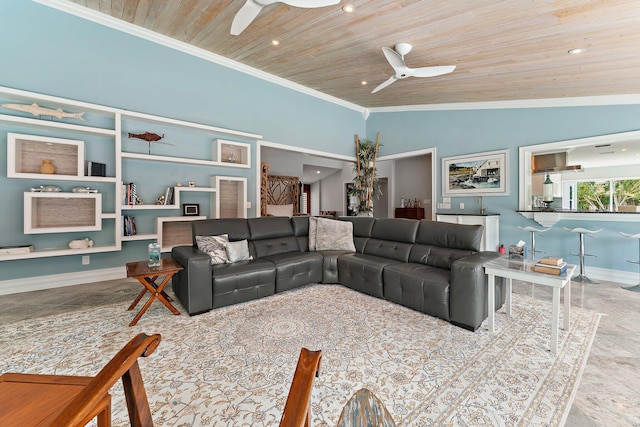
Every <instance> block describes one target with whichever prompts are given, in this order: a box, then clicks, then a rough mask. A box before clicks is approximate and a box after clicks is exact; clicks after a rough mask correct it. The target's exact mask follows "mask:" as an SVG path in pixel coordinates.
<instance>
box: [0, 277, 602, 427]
mask: <svg viewBox="0 0 640 427" xmlns="http://www.w3.org/2000/svg"><path fill="white" fill-rule="evenodd" d="M177 305H179V304H177ZM127 306H128V304H119V305H111V306H106V307H100V308H96V309H93V310H89V311H82V312H76V313H71V314H67V315H57V316H50V317H43V318H40V319H38V320H35V321H28V322H20V323H14V324H9V325H3V326H1V327H0V372H8V371H10V372H28V373H49V374H76V375H95V374H96V373H97V372H98V371H99V370H100V369H101V368H102V367H103V366H104V365H105V364H106V363H107V362H108V360H109V359H110V358H111V357H113V355H114V354H115V353H116V352H117V351H118V350H119V349H120V348H121V347H122V346H123V345H124V344H125V343H126V342H127V341H128V340H129V339H130V338H131V337H133V336H135V335H136V334H137V333H139V332H146V333H160V334H162V342H161V343H160V346H159V347H158V349H157V350H156V352H155V353H154V354H153V355H151V356H149V357H148V358H142V359H140V365H141V369H142V375H143V378H144V381H145V385H146V389H147V394H148V396H149V401H150V405H151V410H152V413H153V418H154V421H155V424H156V426H213V425H215V426H277V425H278V423H279V421H280V416H281V413H282V409H283V407H284V403H285V400H286V397H287V393H288V389H289V385H290V383H291V378H292V376H293V372H294V370H295V365H296V362H297V358H298V354H299V352H300V348H301V347H307V348H309V349H313V350H316V349H321V350H322V352H323V358H322V364H321V370H320V377H319V378H317V379H316V381H315V384H314V390H313V406H312V413H313V425H314V426H334V425H335V424H336V422H337V420H338V417H339V415H340V411H341V410H342V407H343V405H344V404H345V403H346V402H347V400H348V399H349V397H351V396H352V395H353V394H354V393H355V392H356V391H357V390H359V389H361V388H368V389H370V390H371V391H373V392H374V393H375V394H376V395H377V396H378V397H379V398H380V399H381V400H382V402H384V404H385V405H386V406H387V408H388V409H389V412H390V413H391V415H392V416H393V418H394V419H395V420H396V422H397V424H398V425H399V426H445V425H451V426H477V425H483V426H521V425H522V426H557V425H562V424H563V422H564V419H565V417H566V415H567V413H568V411H569V407H570V405H571V401H572V398H573V395H574V393H575V391H576V389H577V387H578V381H579V379H580V375H581V373H582V369H583V368H584V365H585V363H586V360H587V357H588V354H589V350H590V347H591V342H592V341H593V338H594V336H595V333H596V329H597V326H598V322H599V319H600V316H599V315H598V314H596V313H593V312H591V311H588V310H584V309H581V308H577V307H572V312H571V317H572V318H571V329H570V330H569V331H568V332H565V331H563V330H561V331H560V336H559V351H558V356H557V357H555V358H554V357H552V356H551V354H550V352H549V337H550V329H551V328H550V312H551V304H550V302H545V301H542V302H540V301H536V300H534V299H531V298H529V297H527V296H522V295H514V297H513V313H514V315H513V316H511V317H508V316H507V315H506V314H505V313H504V309H502V310H501V311H500V312H499V313H498V315H497V316H496V331H497V332H496V333H495V334H490V333H489V332H488V331H487V330H486V327H485V326H484V325H483V326H482V327H481V328H480V329H479V330H478V331H477V332H475V333H472V332H469V331H466V330H464V329H461V328H458V327H455V326H452V325H450V324H449V323H447V322H444V321H442V320H438V319H436V318H433V317H431V316H427V315H424V314H421V313H418V312H415V311H412V310H409V309H407V308H404V307H401V306H399V305H395V304H393V303H390V302H387V301H383V300H380V299H377V298H372V297H369V296H366V295H363V294H361V293H358V292H355V291H352V290H349V289H347V288H344V287H342V286H339V285H311V286H307V287H304V288H300V289H296V290H293V291H289V292H285V293H282V294H278V295H275V296H272V297H269V298H264V299H261V300H257V301H252V302H249V303H245V304H239V305H235V306H231V307H225V308H222V309H218V310H215V311H212V312H210V313H207V314H202V315H199V316H195V317H189V316H186V315H184V313H183V314H182V315H180V316H173V315H171V313H170V312H169V311H168V310H167V309H166V308H165V307H164V306H162V305H161V304H160V303H158V302H154V303H153V305H152V306H151V308H150V309H149V311H148V312H147V313H146V314H145V315H144V316H143V317H142V319H141V320H140V322H138V325H137V326H135V327H129V326H127V325H128V323H129V321H130V320H131V318H132V317H133V315H134V313H133V312H128V311H127ZM561 322H562V320H561ZM560 324H562V323H560ZM112 392H113V394H114V401H113V425H114V426H124V425H128V416H127V413H126V405H125V404H124V397H123V393H122V389H121V387H120V385H118V386H116V387H115V388H114V389H113V390H112Z"/></svg>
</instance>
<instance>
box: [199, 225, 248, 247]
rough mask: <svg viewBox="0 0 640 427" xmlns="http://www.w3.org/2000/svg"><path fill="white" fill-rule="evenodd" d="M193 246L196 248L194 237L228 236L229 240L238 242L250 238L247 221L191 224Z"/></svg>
mask: <svg viewBox="0 0 640 427" xmlns="http://www.w3.org/2000/svg"><path fill="white" fill-rule="evenodd" d="M191 230H192V234H193V246H197V245H198V244H197V242H196V236H219V235H222V234H227V235H229V240H231V241H238V240H244V239H248V238H249V236H250V233H249V226H248V225H247V220H246V219H244V218H224V219H203V220H199V221H192V222H191Z"/></svg>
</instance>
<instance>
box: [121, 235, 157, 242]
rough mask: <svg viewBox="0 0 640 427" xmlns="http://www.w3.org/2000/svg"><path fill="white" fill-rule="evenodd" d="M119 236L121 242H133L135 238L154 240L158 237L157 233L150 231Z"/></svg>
mask: <svg viewBox="0 0 640 427" xmlns="http://www.w3.org/2000/svg"><path fill="white" fill-rule="evenodd" d="M121 237H122V241H123V242H133V241H136V240H155V239H157V238H158V235H157V234H151V233H141V234H135V235H133V236H121Z"/></svg>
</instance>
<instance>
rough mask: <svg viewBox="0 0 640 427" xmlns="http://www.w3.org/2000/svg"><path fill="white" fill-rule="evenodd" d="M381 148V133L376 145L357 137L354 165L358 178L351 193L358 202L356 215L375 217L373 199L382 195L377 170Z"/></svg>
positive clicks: (356, 177)
mask: <svg viewBox="0 0 640 427" xmlns="http://www.w3.org/2000/svg"><path fill="white" fill-rule="evenodd" d="M379 146H380V132H378V137H377V138H376V142H375V143H374V142H373V141H371V140H369V139H365V140H363V141H360V140H359V139H358V135H356V162H355V164H354V165H353V171H354V172H355V173H356V176H355V178H353V186H352V187H351V189H350V191H349V195H350V196H352V197H355V198H356V200H357V209H356V215H360V216H373V198H374V197H375V198H376V199H378V198H379V197H380V195H382V190H381V188H380V183H379V182H378V176H377V170H376V161H377V159H378V147H379Z"/></svg>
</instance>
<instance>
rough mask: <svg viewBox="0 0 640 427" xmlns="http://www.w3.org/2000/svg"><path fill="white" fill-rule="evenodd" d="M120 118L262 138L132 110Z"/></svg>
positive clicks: (124, 112) (253, 134) (214, 132)
mask: <svg viewBox="0 0 640 427" xmlns="http://www.w3.org/2000/svg"><path fill="white" fill-rule="evenodd" d="M122 118H123V119H124V120H126V119H127V118H131V119H135V120H138V121H143V122H147V123H161V124H163V125H172V126H177V127H182V128H188V129H198V130H201V131H206V132H210V133H213V134H223V135H232V136H237V137H242V138H249V139H262V135H258V134H255V133H249V132H242V131H237V130H231V129H225V128H220V127H216V126H209V125H203V124H201V123H193V122H186V121H183V120H177V119H170V118H167V117H159V116H154V115H151V114H145V113H136V112H133V111H123V112H122Z"/></svg>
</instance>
